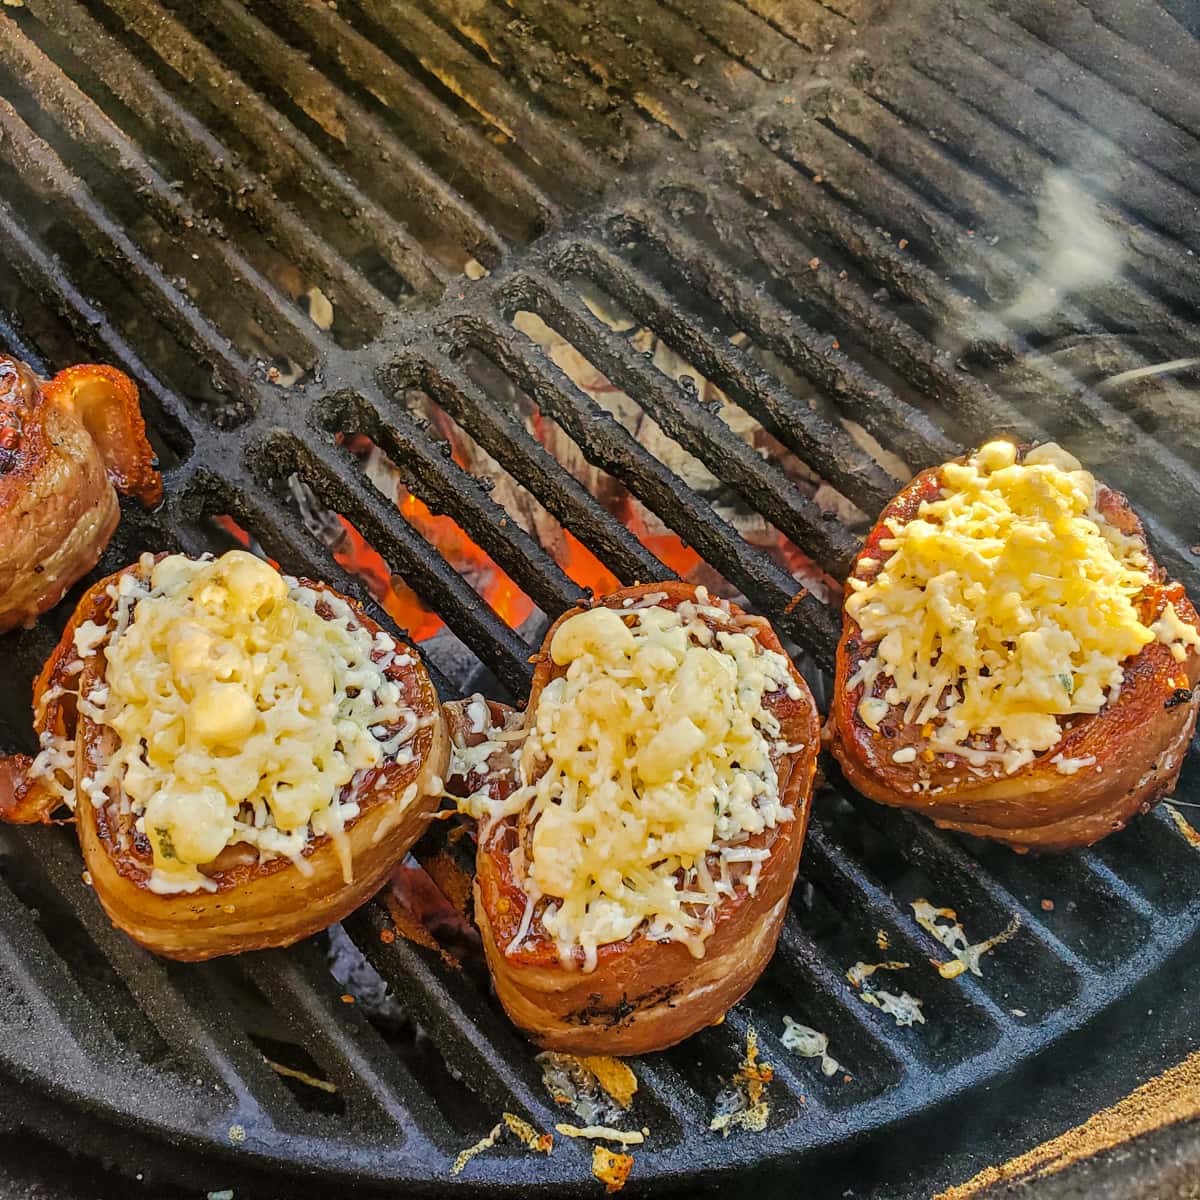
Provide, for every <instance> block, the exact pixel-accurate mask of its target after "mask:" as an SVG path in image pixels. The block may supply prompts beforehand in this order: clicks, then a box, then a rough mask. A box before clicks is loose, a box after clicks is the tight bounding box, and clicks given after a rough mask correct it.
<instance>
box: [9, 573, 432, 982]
mask: <svg viewBox="0 0 1200 1200" xmlns="http://www.w3.org/2000/svg"><path fill="white" fill-rule="evenodd" d="M130 573H136V574H141V575H143V577H145V575H147V574H148V572H147V571H146V570H145V569H144V568H142V567H141V566H139V565H137V564H135V565H133V566H130V567H126V568H125V569H124V570H123V571H119V572H117V573H116V574H115V575H112V576H109V577H108V578H107V579H103V580H101V581H100V582H99V583H97V584H96V585H95V586H93V587H92V588H91V589H89V591H88V592H87V593H86V594H85V595H84V597H83V599H82V600H81V602H80V604H79V606H78V608H77V609H76V611H75V614H74V616H73V617H72V619H71V621H70V622H69V624H68V625H67V629H66V631H65V632H64V634H63V637H62V640H61V641H60V643H59V645H58V647H57V649H56V651H55V653H54V655H52V657H51V659H50V661H49V662H48V663H47V664H46V667H45V669H44V670H43V672H42V674H41V676H39V678H38V682H37V685H36V687H35V694H34V704H35V712H36V710H37V708H38V707H39V704H40V701H41V699H42V698H43V697H45V696H46V695H47V694H51V692H50V689H52V688H53V687H54V686H55V685H58V686H62V685H64V684H65V685H67V686H69V687H70V688H72V689H76V688H77V689H78V694H82V695H85V696H86V695H87V694H88V693H89V692H90V691H91V690H92V688H93V687H95V686H96V685H98V684H102V683H103V680H104V668H105V665H106V660H105V658H104V655H103V654H102V653H97V654H93V655H91V656H89V657H88V658H87V659H85V660H84V667H83V670H82V671H81V672H77V673H71V671H70V670H69V668H70V667H71V665H72V664H73V663H74V662H77V661H78V657H77V655H76V653H75V646H74V636H75V630H76V629H77V627H78V626H79V625H80V624H81V623H83V622H85V621H89V620H90V621H95V622H97V623H98V624H101V625H104V624H107V623H108V621H109V619H110V616H111V611H112V607H113V601H112V599H111V598H110V597H109V596H108V594H107V588H108V586H109V585H110V584H112V583H113V582H114V581H116V580H118V579H119V578H120V576H121V575H124V574H130ZM300 582H301V584H302V585H303V586H306V587H309V588H312V589H313V590H315V591H317V592H319V593H324V594H327V595H329V596H334V597H337V596H338V593H337V592H335V591H334V590H333V589H332V588H330V587H328V586H326V585H325V584H323V583H318V582H313V581H311V580H301V581H300ZM339 598H340V599H342V600H343V601H344V602H345V603H347V604H349V605H350V607H351V608H352V610H353V612H354V616H355V619H356V620H357V621H358V622H359V623H360V624H361V625H362V626H363V628H365V629H366V630H367V631H368V632H369V633H371V635H372V636H374V635H375V634H376V633H379V632H380V629H379V626H378V625H376V624H375V622H373V621H372V620H371V618H370V617H368V616H367V615H366V614H365V613H364V612H363V611H362V609H361V608H360V606H359V605H357V604H356V603H355V602H354V601H353V600H349V599H347V598H346V597H339ZM317 611H318V612H320V611H321V609H320V605H319V604H318V610H317ZM411 657H412V659H413V661H412V662H410V663H407V664H403V665H398V664H395V663H393V664H392V665H390V666H389V667H388V668H387V669H386V670H385V675H386V676H387V677H388V678H389V679H391V680H393V681H394V682H395V683H397V684H398V685H399V686H400V688H401V689H402V692H403V697H404V704H405V705H406V706H408V707H409V708H411V709H412V711H413V712H415V713H416V715H417V716H418V718H428V720H427V723H426V724H424V725H422V727H421V728H419V729H418V731H417V733H416V734H414V736H413V740H412V741H411V742H410V743H409V747H410V748H411V750H412V752H413V761H412V762H411V763H407V764H400V763H397V762H395V761H394V760H388V761H386V762H384V763H383V764H382V765H381V766H379V767H376V768H374V769H372V770H371V771H369V772H366V773H365V774H364V775H363V778H362V779H360V780H359V781H357V782H356V784H355V785H354V787H353V792H352V794H351V796H352V798H353V799H354V800H356V801H357V803H358V804H359V806H360V815H359V816H358V817H355V818H353V819H351V820H350V821H348V822H347V823H346V837H347V838H348V840H349V848H350V860H351V862H352V863H353V879H352V881H351V882H350V883H346V882H345V880H344V878H343V874H342V863H341V858H340V857H339V855H338V853H337V849H336V847H335V845H334V844H333V841H332V839H331V838H330V837H328V836H320V837H314V838H312V839H311V840H310V842H309V845H308V847H307V848H306V850H305V852H304V855H303V857H304V859H305V861H306V864H307V866H308V868H309V870H308V871H307V872H302V871H301V869H300V868H299V867H297V866H296V865H295V864H294V863H293V862H292V860H291V859H290V858H284V857H277V858H273V859H269V860H267V861H264V862H260V861H258V856H257V853H256V852H254V851H253V850H252V849H251V848H249V847H245V846H228V847H226V849H225V850H224V851H223V852H222V853H221V855H220V856H219V857H218V858H217V859H216V860H215V862H214V863H212V864H209V865H208V866H205V867H202V868H201V870H202V872H203V873H204V874H205V875H206V876H207V877H208V878H210V879H211V880H212V881H213V882H214V883H215V884H216V890H215V891H213V892H188V893H181V894H177V895H160V894H157V893H155V892H153V891H151V890H150V889H149V887H148V883H149V880H150V872H151V867H152V855H151V850H150V846H149V843H148V841H147V840H146V839H145V837H144V836H143V835H140V834H137V833H136V831H135V830H134V829H133V827H132V825H133V817H132V816H131V815H130V814H128V813H126V814H125V815H124V816H122V815H121V814H120V811H119V806H118V804H117V797H116V796H115V795H114V794H112V793H111V792H110V793H108V794H106V799H105V802H104V803H103V804H102V805H100V806H99V807H97V806H96V805H94V804H93V803H92V801H91V800H90V799H89V798H88V796H87V794H86V793H85V792H84V791H83V790H82V789H80V790H79V792H78V797H79V798H78V801H77V806H76V814H75V824H76V828H77V830H78V833H79V842H80V846H81V847H82V849H83V855H84V861H85V864H86V866H87V869H88V871H89V872H90V874H91V880H92V886H93V887H94V888H95V891H96V894H97V896H98V897H99V899H100V902H101V904H103V906H104V908H105V911H106V912H107V913H108V915H109V916H110V917H111V918H112V920H113V923H114V924H115V925H117V926H118V927H119V928H120V929H123V930H124V931H125V932H126V933H127V934H129V936H130V937H132V938H133V939H134V940H135V941H137V942H140V943H141V944H142V945H143V946H145V947H146V948H147V949H149V950H153V951H155V952H156V953H158V954H163V955H166V956H167V957H170V958H177V959H184V960H189V961H195V960H200V959H206V958H213V957H215V956H217V955H222V954H232V953H237V952H240V951H243V950H260V949H265V948H267V947H272V946H287V945H291V944H292V943H293V942H296V941H299V940H300V939H301V938H304V937H308V936H309V935H310V934H312V933H316V932H317V931H318V930H321V929H325V928H327V927H328V926H329V925H332V924H333V923H335V922H337V921H340V920H341V919H342V918H343V917H345V916H347V915H348V914H349V913H351V912H352V911H353V910H354V909H356V908H357V907H359V906H360V905H361V904H363V903H364V902H365V901H366V900H368V899H369V898H370V897H371V896H372V895H373V894H374V893H375V892H376V891H377V890H378V889H379V887H380V886H381V885H382V884H383V882H384V880H385V879H386V877H387V875H388V873H389V872H390V871H391V870H392V868H393V867H394V866H395V864H396V863H397V862H398V861H399V860H400V859H401V858H403V856H404V855H405V854H406V853H407V851H408V849H409V847H410V846H411V845H412V844H413V842H415V841H416V840H417V838H418V837H420V835H421V834H422V833H423V832H424V830H425V828H426V826H427V824H428V820H429V817H430V815H431V814H432V813H433V812H434V811H435V810H436V809H437V807H438V804H439V801H440V787H438V786H437V785H435V784H434V783H433V781H434V779H435V777H436V778H438V779H440V778H442V777H443V776H444V775H445V772H446V767H447V762H448V756H449V740H448V738H447V735H446V731H445V723H444V721H443V718H442V715H441V708H440V705H439V704H438V699H437V694H436V692H435V691H434V688H433V684H432V682H431V680H430V679H429V676H428V674H427V673H426V672H425V670H424V668H423V667H422V666H421V664H420V663H419V661H417V660H416V657H415V655H413V656H411ZM75 694H76V693H75V692H74V691H70V692H67V693H66V694H64V696H62V697H60V698H58V699H56V700H54V701H52V702H51V703H50V704H49V705H47V706H46V707H45V712H44V715H43V718H42V720H41V722H39V725H41V726H42V727H44V728H49V729H52V730H54V731H55V732H57V733H59V734H63V733H65V734H67V736H70V735H71V734H72V733H74V736H75V739H76V758H75V775H76V781H77V782H78V780H80V779H82V778H84V777H87V776H94V775H95V773H96V771H97V769H98V768H99V766H100V765H101V764H102V763H103V761H104V759H105V757H106V756H107V752H108V748H109V747H110V746H111V743H107V739H108V738H111V737H112V736H113V735H112V732H111V731H110V730H108V729H107V728H106V727H104V726H101V725H98V724H96V722H94V721H93V720H91V719H90V718H88V717H87V716H85V715H83V714H77V713H76V710H75V702H74V700H75ZM39 732H40V729H39ZM7 762H8V763H9V764H11V763H12V760H7ZM27 762H28V760H26V763H27ZM10 771H11V774H13V775H15V774H16V772H15V770H11V768H10ZM380 778H382V779H383V781H384V782H383V783H382V784H378V781H379V779H380ZM3 782H4V779H3V776H0V816H3V818H4V819H6V820H18V821H33V820H49V819H50V814H51V812H52V811H53V809H54V808H55V807H56V806H57V805H58V803H59V799H58V796H57V795H56V794H54V793H52V792H50V791H49V789H47V788H45V787H44V786H43V785H39V784H38V783H37V782H36V781H30V780H28V778H27V777H26V779H25V780H23V781H21V782H20V783H19V784H18V787H17V788H16V789H14V792H15V794H11V795H9V796H6V795H5V794H4V793H5V788H4V786H3ZM414 783H415V784H416V796H415V798H414V800H413V801H412V803H411V804H410V805H408V806H407V807H406V808H404V809H398V807H397V805H398V802H399V800H400V798H401V797H402V796H403V795H404V793H405V792H406V790H407V789H408V788H409V787H410V785H412V784H414ZM377 784H378V786H377ZM22 785H23V787H24V791H23V792H22V791H21V786H22ZM351 796H348V797H347V798H348V799H349V798H351ZM121 833H124V834H125V836H124V837H122V836H120V835H121Z"/></svg>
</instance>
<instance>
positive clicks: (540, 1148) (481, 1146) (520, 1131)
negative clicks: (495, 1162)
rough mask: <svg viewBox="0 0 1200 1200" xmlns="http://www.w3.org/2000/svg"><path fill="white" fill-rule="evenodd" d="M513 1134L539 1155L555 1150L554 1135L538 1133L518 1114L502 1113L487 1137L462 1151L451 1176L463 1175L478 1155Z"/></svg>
mask: <svg viewBox="0 0 1200 1200" xmlns="http://www.w3.org/2000/svg"><path fill="white" fill-rule="evenodd" d="M506 1132H508V1133H511V1134H512V1135H513V1137H515V1138H516V1139H517V1141H518V1142H520V1143H521V1145H523V1146H524V1147H525V1148H526V1149H527V1150H532V1151H535V1152H536V1153H538V1154H549V1153H550V1152H551V1150H553V1149H554V1135H553V1134H552V1133H538V1131H537V1130H536V1129H534V1127H533V1126H532V1125H530V1124H529V1122H528V1121H525V1120H523V1119H522V1118H521V1117H518V1116H517V1115H516V1113H510V1112H506V1113H502V1114H501V1116H500V1120H499V1121H497V1122H496V1124H495V1125H494V1126H493V1127H492V1130H491V1132H490V1133H489V1134H488V1135H487V1137H482V1138H480V1139H479V1141H477V1142H476V1143H475V1144H474V1145H473V1146H468V1147H467V1148H466V1149H465V1150H463V1151H461V1152H460V1153H459V1155H458V1157H457V1158H456V1159H455V1160H454V1165H453V1166H452V1167H451V1168H450V1174H451V1175H461V1174H462V1172H463V1169H464V1168H465V1167H466V1165H467V1164H468V1163H469V1162H470V1161H471V1159H473V1158H474V1157H475V1156H476V1155H477V1154H482V1153H483V1152H484V1151H485V1150H490V1149H491V1148H492V1147H493V1146H494V1145H495V1144H496V1143H497V1142H498V1141H499V1140H500V1138H501V1137H502V1136H503V1135H504V1134H505V1133H506Z"/></svg>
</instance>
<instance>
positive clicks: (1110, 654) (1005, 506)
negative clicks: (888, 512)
mask: <svg viewBox="0 0 1200 1200" xmlns="http://www.w3.org/2000/svg"><path fill="white" fill-rule="evenodd" d="M941 481H942V491H941V496H940V497H939V498H938V499H936V500H932V501H925V502H923V503H922V504H921V507H920V510H919V511H918V513H917V515H916V516H915V517H914V518H913V519H912V520H910V521H908V522H907V523H906V524H903V525H901V524H900V523H898V522H895V521H889V522H888V529H889V531H890V532H891V533H892V537H890V538H886V539H884V540H883V541H881V542H880V549H881V550H883V551H885V552H887V553H888V554H889V555H890V556H889V557H888V558H887V560H886V562H884V563H883V565H882V567H881V568H880V569H879V571H878V572H877V573H876V574H875V575H874V577H873V578H872V579H870V580H863V579H858V578H852V579H850V580H849V586H850V588H851V594H850V595H849V597H848V598H847V600H846V611H847V613H848V614H849V615H850V616H851V617H853V618H854V620H856V621H857V622H858V623H859V625H860V626H861V628H862V636H863V638H864V640H865V641H867V642H875V643H877V646H876V648H875V652H874V654H873V655H872V656H871V657H870V658H869V659H867V660H866V661H865V662H864V663H863V665H862V666H861V667H860V669H859V671H858V672H856V674H855V676H854V677H853V678H852V679H851V681H850V685H851V686H856V685H857V684H858V683H864V684H865V685H866V686H865V688H864V697H863V699H862V701H861V702H860V705H859V715H860V716H861V718H862V720H863V721H864V722H865V723H866V724H867V725H868V726H869V727H870V728H872V729H878V728H879V723H880V721H882V720H883V718H884V717H886V715H887V714H888V712H889V711H890V710H891V708H892V706H894V705H903V706H904V720H905V722H906V723H916V724H919V725H922V726H926V727H927V728H926V729H924V730H923V733H924V734H925V736H926V738H927V746H928V749H930V750H932V751H934V752H945V753H954V754H958V755H960V756H962V757H964V758H966V759H967V760H968V761H969V762H972V763H974V764H975V765H976V766H980V765H982V764H983V763H984V762H987V761H997V760H998V761H999V762H1001V763H1002V765H1003V768H1004V770H1006V771H1009V772H1011V771H1014V770H1016V769H1018V768H1019V767H1020V766H1022V765H1024V764H1025V763H1027V762H1030V761H1031V760H1032V759H1033V758H1034V757H1035V756H1036V755H1037V754H1039V753H1041V752H1042V751H1045V750H1048V749H1050V748H1051V747H1052V746H1054V745H1055V743H1056V742H1058V740H1059V738H1060V735H1061V731H1060V729H1059V725H1058V721H1057V718H1058V717H1061V716H1067V715H1069V714H1072V713H1097V712H1099V711H1100V709H1101V708H1102V707H1103V705H1104V704H1105V702H1106V700H1108V699H1110V698H1113V697H1114V696H1115V694H1116V692H1117V690H1118V689H1119V688H1120V685H1121V682H1122V679H1123V677H1124V671H1123V668H1122V666H1121V664H1122V662H1123V661H1125V660H1126V659H1128V658H1129V657H1131V656H1132V655H1135V654H1137V653H1138V652H1139V651H1140V650H1141V649H1142V647H1143V646H1145V645H1146V644H1147V643H1148V642H1152V641H1154V640H1155V638H1156V637H1158V638H1159V639H1160V640H1161V641H1163V642H1165V643H1167V644H1168V645H1171V647H1172V652H1173V653H1174V655H1175V657H1176V658H1177V659H1182V658H1183V657H1184V655H1185V651H1184V649H1183V647H1184V646H1185V645H1187V646H1195V645H1197V644H1200V636H1197V633H1196V631H1195V630H1194V629H1193V628H1192V627H1191V626H1190V625H1188V624H1186V623H1185V622H1183V621H1181V620H1180V619H1179V617H1178V615H1177V614H1176V612H1175V610H1174V608H1173V607H1172V606H1171V605H1170V604H1168V605H1167V607H1166V609H1165V610H1164V613H1163V616H1162V617H1161V618H1160V619H1159V620H1158V621H1157V622H1156V623H1155V624H1154V625H1153V626H1150V627H1147V626H1145V625H1143V624H1142V622H1141V620H1140V619H1139V616H1138V609H1137V605H1136V601H1137V598H1138V596H1139V594H1140V593H1141V592H1142V590H1143V589H1144V588H1145V587H1146V586H1147V585H1148V584H1149V583H1150V581H1151V577H1150V574H1149V569H1150V564H1149V562H1148V561H1147V559H1146V556H1145V554H1144V552H1143V551H1142V549H1141V547H1140V545H1139V543H1138V541H1137V540H1136V539H1134V538H1130V537H1127V536H1125V535H1124V534H1122V533H1121V532H1120V531H1119V530H1118V529H1116V528H1115V527H1114V526H1113V525H1112V524H1111V523H1110V522H1109V521H1107V520H1106V519H1105V517H1104V516H1103V515H1102V514H1101V513H1100V512H1099V511H1098V510H1097V508H1096V490H1097V485H1096V480H1095V479H1094V478H1093V476H1092V475H1091V474H1090V473H1089V472H1087V471H1085V470H1083V469H1082V468H1081V467H1080V465H1079V463H1078V462H1077V461H1076V460H1075V459H1074V458H1072V457H1071V456H1070V455H1069V454H1067V453H1066V452H1065V451H1063V450H1062V449H1060V448H1059V447H1058V446H1055V445H1053V444H1048V445H1044V446H1039V447H1037V448H1036V449H1034V450H1032V451H1031V452H1030V453H1029V454H1027V455H1026V457H1025V460H1024V462H1023V463H1021V464H1018V463H1017V462H1016V448H1015V447H1014V446H1013V445H1012V443H1010V442H991V443H989V444H988V445H985V446H983V447H981V448H980V449H979V450H978V451H977V452H976V453H975V454H974V455H973V456H972V457H971V458H970V459H969V460H968V461H967V462H966V463H963V464H958V463H948V464H946V466H944V467H943V468H942V478H941ZM861 565H862V564H860V569H861ZM881 677H882V678H883V679H884V680H885V681H886V683H887V687H886V690H884V692H883V695H882V696H877V695H873V694H872V688H873V685H874V684H875V681H876V680H877V679H880V678H881ZM992 734H995V735H996V744H995V745H994V746H993V747H992V748H990V749H987V750H984V749H982V748H980V747H978V746H972V745H970V739H971V738H972V737H973V736H975V735H985V736H987V735H992ZM909 749H911V747H910V748H909ZM893 757H894V758H895V759H896V761H901V759H900V755H899V753H897V754H896V755H894V756H893ZM912 757H915V753H914V755H913V756H912ZM908 761H911V758H910V759H909V760H908Z"/></svg>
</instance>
